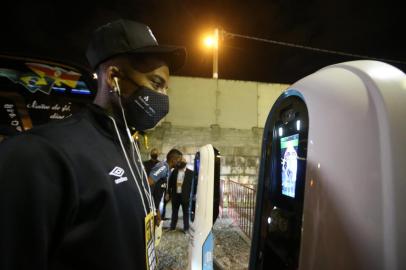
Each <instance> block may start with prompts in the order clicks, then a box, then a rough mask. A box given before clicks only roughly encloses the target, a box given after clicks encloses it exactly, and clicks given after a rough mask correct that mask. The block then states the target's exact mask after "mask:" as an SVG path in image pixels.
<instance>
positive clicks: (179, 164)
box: [176, 162, 186, 169]
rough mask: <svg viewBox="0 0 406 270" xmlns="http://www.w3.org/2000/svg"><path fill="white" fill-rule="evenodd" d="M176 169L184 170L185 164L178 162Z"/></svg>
mask: <svg viewBox="0 0 406 270" xmlns="http://www.w3.org/2000/svg"><path fill="white" fill-rule="evenodd" d="M176 167H177V168H178V169H184V168H185V167H186V162H179V163H178V164H176Z"/></svg>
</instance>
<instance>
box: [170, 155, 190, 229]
mask: <svg viewBox="0 0 406 270" xmlns="http://www.w3.org/2000/svg"><path fill="white" fill-rule="evenodd" d="M186 165H187V163H186V159H185V158H182V160H181V162H180V163H179V164H178V165H177V167H176V168H175V169H174V170H173V172H172V174H171V176H170V178H169V194H170V196H171V200H172V218H171V226H170V230H175V229H176V224H177V222H178V212H179V207H180V206H182V213H183V231H184V232H185V233H186V232H187V231H188V230H189V200H190V190H191V187H192V178H193V171H192V170H189V169H188V168H186Z"/></svg>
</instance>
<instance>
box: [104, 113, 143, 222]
mask: <svg viewBox="0 0 406 270" xmlns="http://www.w3.org/2000/svg"><path fill="white" fill-rule="evenodd" d="M109 118H110V119H111V120H112V121H113V124H114V128H115V130H116V134H117V137H118V139H119V141H120V146H121V149H122V150H123V153H124V157H125V159H126V161H127V165H128V167H129V168H130V171H131V174H132V176H133V179H134V182H135V184H136V185H137V189H138V193H139V195H140V196H141V201H142V205H143V207H144V213H145V216H147V214H148V209H147V207H146V206H145V202H144V196H143V193H142V191H141V188H140V185H139V184H138V181H137V178H136V177H135V174H134V171H133V168H132V166H131V163H130V160H129V159H128V156H127V152H126V151H125V148H124V144H123V141H122V139H121V136H120V132H119V131H118V128H117V124H116V121H115V120H114V118H113V117H111V116H109ZM136 168H137V169H138V166H136ZM141 181H143V179H142V178H141ZM144 192H145V188H144ZM146 195H147V196H146V197H147V198H149V199H150V196H151V194H150V193H149V194H148V193H147V194H146ZM150 207H151V205H150Z"/></svg>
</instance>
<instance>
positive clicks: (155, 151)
mask: <svg viewBox="0 0 406 270" xmlns="http://www.w3.org/2000/svg"><path fill="white" fill-rule="evenodd" d="M158 153H159V152H158V149H156V148H152V149H151V152H150V154H149V155H150V157H151V158H150V159H149V160H146V161H144V162H143V164H144V168H145V172H146V173H147V175H149V174H150V172H151V170H152V168H153V167H154V166H155V165H156V164H157V163H158V162H159V160H158Z"/></svg>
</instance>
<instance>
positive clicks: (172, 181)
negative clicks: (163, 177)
mask: <svg viewBox="0 0 406 270" xmlns="http://www.w3.org/2000/svg"><path fill="white" fill-rule="evenodd" d="M177 179H178V169H174V170H173V172H172V173H171V176H169V187H168V188H169V194H170V195H171V197H172V198H173V197H174V194H176V182H177ZM192 179H193V171H192V170H189V169H188V168H186V170H185V178H183V184H182V194H181V198H182V201H183V202H188V201H189V199H190V190H191V188H192Z"/></svg>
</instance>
